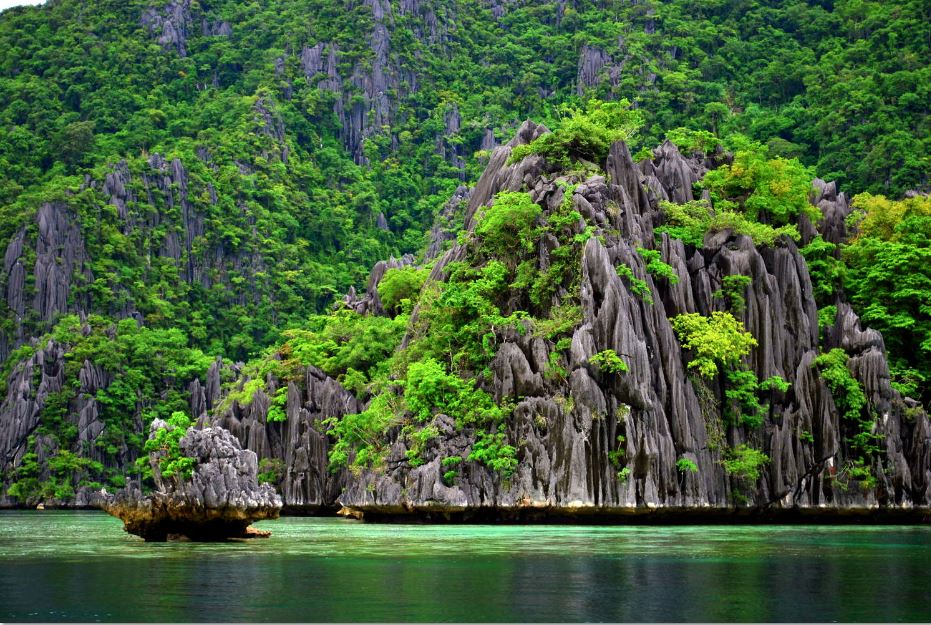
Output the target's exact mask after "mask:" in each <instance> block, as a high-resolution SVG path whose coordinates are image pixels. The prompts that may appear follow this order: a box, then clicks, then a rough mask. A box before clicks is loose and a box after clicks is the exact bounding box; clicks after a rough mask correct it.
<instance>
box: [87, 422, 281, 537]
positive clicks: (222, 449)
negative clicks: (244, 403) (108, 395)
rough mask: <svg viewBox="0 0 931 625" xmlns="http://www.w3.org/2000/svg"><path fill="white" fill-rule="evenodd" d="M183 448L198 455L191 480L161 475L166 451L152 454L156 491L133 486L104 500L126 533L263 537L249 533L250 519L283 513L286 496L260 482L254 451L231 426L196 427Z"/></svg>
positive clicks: (156, 424)
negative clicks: (144, 491)
mask: <svg viewBox="0 0 931 625" xmlns="http://www.w3.org/2000/svg"><path fill="white" fill-rule="evenodd" d="M164 427H171V426H169V425H168V424H166V423H165V422H164V421H161V420H159V419H156V420H155V421H153V422H152V426H151V430H150V431H151V434H150V437H153V436H154V435H155V433H156V431H157V430H158V429H159V428H164ZM179 446H180V451H181V454H182V455H184V456H187V457H189V458H193V459H194V469H193V474H192V475H191V477H190V478H184V477H180V476H175V477H173V478H169V479H165V478H162V477H160V473H159V471H158V462H159V460H160V458H161V452H152V454H150V462H151V464H152V466H153V473H154V474H155V476H156V484H157V486H158V488H157V490H156V491H155V492H153V493H152V494H150V495H147V496H144V497H143V496H141V495H140V493H139V492H138V491H137V490H134V489H133V488H132V487H130V488H128V489H127V490H125V491H122V492H121V493H119V494H118V495H115V496H111V497H109V498H107V499H106V500H105V501H104V503H103V507H104V509H105V510H106V511H107V512H109V513H110V514H112V515H113V516H116V517H118V518H119V519H120V520H122V521H123V523H124V527H125V529H126V531H127V532H129V533H131V534H136V535H137V536H141V537H142V538H144V539H145V540H148V541H163V540H166V539H167V538H169V537H171V536H173V535H180V536H184V537H187V538H189V539H192V540H223V539H227V538H247V537H252V536H256V535H260V534H257V533H250V532H248V531H247V528H248V526H249V524H250V523H253V522H255V521H258V520H262V519H275V518H277V517H278V514H279V512H280V510H281V507H282V503H281V497H280V496H279V495H278V494H277V493H276V492H275V490H274V488H272V487H271V486H269V485H268V484H261V485H260V484H259V483H258V481H257V478H256V475H257V472H258V460H257V457H256V455H255V453H254V452H252V451H249V450H243V449H242V448H241V447H240V445H239V441H238V440H236V438H235V437H234V436H233V435H232V434H230V433H229V432H228V431H227V430H224V429H222V428H204V429H199V430H198V429H193V428H192V429H189V430H188V432H187V433H186V434H185V435H184V437H183V438H182V439H181V441H180V443H179ZM265 535H267V534H265Z"/></svg>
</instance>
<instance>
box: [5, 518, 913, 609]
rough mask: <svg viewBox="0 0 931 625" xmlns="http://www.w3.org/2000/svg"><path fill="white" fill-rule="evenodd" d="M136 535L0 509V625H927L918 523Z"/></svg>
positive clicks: (341, 526)
mask: <svg viewBox="0 0 931 625" xmlns="http://www.w3.org/2000/svg"><path fill="white" fill-rule="evenodd" d="M258 527H261V528H264V529H271V530H272V532H273V535H272V537H271V538H269V539H264V540H253V541H249V542H243V543H225V544H202V543H160V544H159V543H145V542H143V541H142V540H140V539H137V538H135V537H132V536H129V535H127V534H125V533H124V532H123V531H122V526H121V524H120V522H119V521H118V520H116V519H113V518H111V517H109V516H107V515H105V514H103V513H94V512H59V511H46V512H2V513H0V621H24V620H25V621H200V620H211V621H669V620H673V621H722V620H738V621H831V620H839V621H929V620H931V572H929V571H931V527H927V526H922V527H887V526H882V527H881V526H872V527H859V526H858V527H828V526H686V527H655V526H649V527H644V526H640V527H637V526H610V527H604V526H598V527H589V526H543V525H535V526H520V525H500V526H493V525H367V524H362V523H358V522H355V521H349V520H344V519H333V518H295V517H291V518H284V519H281V520H278V521H273V522H263V523H259V524H258Z"/></svg>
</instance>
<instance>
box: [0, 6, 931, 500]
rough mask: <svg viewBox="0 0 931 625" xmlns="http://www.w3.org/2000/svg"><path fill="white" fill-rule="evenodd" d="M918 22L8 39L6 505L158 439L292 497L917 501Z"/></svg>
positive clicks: (15, 27)
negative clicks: (212, 445) (213, 445)
mask: <svg viewBox="0 0 931 625" xmlns="http://www.w3.org/2000/svg"><path fill="white" fill-rule="evenodd" d="M929 24H931V8H929V7H928V6H927V4H926V3H923V2H920V1H911V2H908V1H899V2H885V3H879V2H862V1H849V2H813V1H809V2H803V1H794V2H793V1H789V2H732V1H722V2H701V3H695V2H686V1H679V0H671V1H669V2H658V1H656V2H643V3H628V2H613V1H602V2H588V1H580V2H566V1H563V0H558V1H554V2H533V3H524V2H513V1H509V0H490V1H487V2H481V3H479V2H457V1H455V0H435V1H429V0H400V1H394V2H390V1H389V0H366V1H364V2H349V1H345V2H344V1H323V0H276V1H270V2H251V3H243V2H224V1H220V0H211V1H209V2H208V1H203V2H198V1H197V0H170V1H168V2H165V1H160V0H146V1H136V0H132V1H130V2H109V1H94V2H73V1H70V0H50V2H49V3H48V4H47V5H45V6H43V7H40V8H19V9H13V10H10V11H6V12H4V13H3V14H2V15H0V46H2V49H4V50H6V52H4V53H3V55H2V58H0V126H2V128H3V133H2V135H0V239H2V240H3V241H4V243H5V244H6V253H5V259H4V272H3V274H2V277H0V283H2V291H3V295H4V302H5V303H4V304H0V308H3V314H2V318H0V361H2V363H3V374H2V384H3V385H4V389H3V390H4V395H5V400H4V402H3V404H2V407H0V462H2V463H3V464H2V471H3V492H2V493H0V497H2V499H3V501H5V502H6V503H21V504H23V503H35V502H37V501H41V500H58V501H63V502H71V503H75V502H77V503H82V502H85V503H86V502H87V501H89V499H88V497H89V496H90V495H89V494H88V493H90V492H91V491H93V490H94V489H99V488H100V487H101V486H106V487H108V488H114V487H121V486H123V485H125V484H126V481H127V476H130V477H132V475H135V476H136V477H144V476H143V475H142V473H144V471H142V472H136V469H134V468H133V467H135V466H136V465H135V461H136V459H137V458H138V457H139V455H140V454H141V453H142V450H143V441H144V439H145V436H146V433H147V425H148V423H149V422H151V421H152V420H153V419H154V418H156V417H159V418H162V419H166V420H167V419H169V418H172V419H173V421H174V422H175V423H179V424H183V423H187V422H191V423H193V422H195V421H199V422H201V423H204V422H213V423H217V424H221V425H223V426H225V427H227V428H228V429H230V430H231V431H232V432H233V433H234V434H235V435H236V436H238V437H239V438H240V440H241V441H242V442H243V445H244V446H246V447H248V448H250V449H253V451H256V453H258V455H259V457H260V458H261V459H262V465H261V467H262V469H263V471H264V473H263V477H264V479H265V480H266V481H268V482H271V483H273V484H274V485H275V486H276V487H277V488H279V489H280V490H281V491H282V494H283V495H284V497H285V503H286V505H290V506H294V507H301V506H304V507H311V508H317V507H322V508H332V507H334V506H336V505H337V503H338V502H341V503H342V504H344V505H348V506H350V507H353V506H354V507H355V508H356V509H357V510H360V511H368V512H369V513H372V511H373V510H374V511H376V512H377V509H378V508H379V507H380V506H381V507H385V506H387V508H388V509H392V510H395V509H406V508H410V507H418V506H419V507H421V508H424V507H426V508H427V509H429V507H430V506H431V505H438V506H439V508H440V509H443V508H444V506H445V509H457V510H458V509H461V508H463V507H466V508H469V507H474V508H488V507H514V506H517V505H518V504H519V503H520V502H522V501H525V500H526V501H530V502H548V503H547V504H546V505H550V506H556V507H560V506H562V507H565V506H568V505H570V504H572V502H576V501H580V502H583V503H584V504H585V505H594V506H597V505H610V506H614V507H625V506H634V507H636V506H641V505H659V506H685V507H689V506H708V505H712V506H723V505H733V504H741V503H751V504H754V505H758V506H763V505H770V504H772V503H773V502H783V504H784V505H787V506H792V505H802V506H817V505H821V504H824V503H828V504H832V505H836V506H867V507H868V506H872V505H874V504H877V503H878V504H881V505H889V506H906V505H913V504H917V505H925V506H926V505H928V503H929V501H928V497H929V494H931V473H929V471H931V468H929V467H931V458H929V449H931V446H929V442H928V437H929V434H928V432H929V429H928V423H927V414H926V412H925V411H924V409H923V408H922V405H924V406H927V405H928V404H929V402H931V378H929V376H931V270H929V267H931V264H929V260H931V246H929V238H931V201H929V199H928V196H927V191H928V185H929V171H931V157H929V142H931V138H929V136H931V133H929V122H928V108H929V102H931V94H929V92H928V89H929V87H928V85H929V84H931V66H929V64H928V62H927V59H928V58H929V54H931V26H929ZM526 119H533V120H534V122H524V120H526ZM551 130H552V132H551ZM480 176H481V177H480ZM825 180H828V181H830V182H825ZM389 258H390V260H388V259H389ZM379 261H387V262H379ZM373 266H374V268H375V269H374V271H372V272H371V275H370V270H372V267H373ZM366 280H368V281H367V282H366ZM179 413H180V414H179ZM140 471H141V470H140ZM851 482H854V483H856V484H857V485H858V486H856V487H855V486H852V485H851ZM415 485H416V486H415ZM431 502H432V503H431ZM436 502H440V503H439V504H436Z"/></svg>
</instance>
